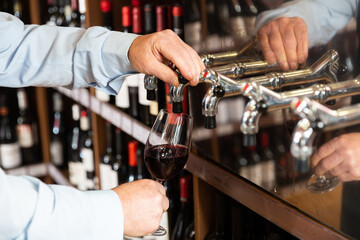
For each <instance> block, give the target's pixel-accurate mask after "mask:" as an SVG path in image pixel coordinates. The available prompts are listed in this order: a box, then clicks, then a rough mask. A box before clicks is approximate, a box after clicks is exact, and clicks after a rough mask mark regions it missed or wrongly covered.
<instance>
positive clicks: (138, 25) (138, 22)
mask: <svg viewBox="0 0 360 240" xmlns="http://www.w3.org/2000/svg"><path fill="white" fill-rule="evenodd" d="M131 13H132V31H133V33H136V34H143V15H142V9H141V7H133V8H132V12H131Z"/></svg>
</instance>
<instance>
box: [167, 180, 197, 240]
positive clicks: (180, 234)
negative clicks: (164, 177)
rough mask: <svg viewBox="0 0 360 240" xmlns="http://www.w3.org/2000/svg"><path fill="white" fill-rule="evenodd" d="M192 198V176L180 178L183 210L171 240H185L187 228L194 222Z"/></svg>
mask: <svg viewBox="0 0 360 240" xmlns="http://www.w3.org/2000/svg"><path fill="white" fill-rule="evenodd" d="M190 197H191V176H189V175H187V176H182V177H180V202H181V209H180V212H179V215H178V218H177V220H176V223H175V228H174V230H173V231H172V234H171V240H183V239H185V232H186V227H187V226H188V225H189V224H191V222H192V221H193V209H192V202H191V200H190Z"/></svg>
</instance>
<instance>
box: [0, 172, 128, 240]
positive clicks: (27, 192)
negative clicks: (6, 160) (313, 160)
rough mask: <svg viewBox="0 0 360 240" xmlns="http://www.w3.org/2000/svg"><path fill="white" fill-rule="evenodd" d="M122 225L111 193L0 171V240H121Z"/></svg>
mask: <svg viewBox="0 0 360 240" xmlns="http://www.w3.org/2000/svg"><path fill="white" fill-rule="evenodd" d="M123 223H124V219H123V211H122V206H121V202H120V199H119V198H118V196H117V194H116V193H115V192H114V191H112V190H102V191H87V192H82V191H79V190H77V189H75V188H71V187H66V186H60V185H46V184H44V183H43V182H41V181H40V180H38V179H36V178H33V177H27V176H22V177H17V176H16V177H15V176H8V175H6V174H5V173H4V171H3V170H2V169H0V240H5V239H6V240H8V239H36V240H41V239H44V240H45V239H51V240H60V239H64V240H67V239H77V240H82V239H84V240H85V239H86V240H90V239H94V240H97V239H106V240H111V239H114V240H121V239H122V238H123Z"/></svg>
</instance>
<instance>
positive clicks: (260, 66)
mask: <svg viewBox="0 0 360 240" xmlns="http://www.w3.org/2000/svg"><path fill="white" fill-rule="evenodd" d="M212 69H213V70H214V71H216V72H217V73H220V74H222V75H224V76H227V77H230V78H242V77H244V76H249V75H255V74H257V75H259V74H262V73H267V72H272V71H278V70H280V67H279V65H277V64H268V62H266V61H250V62H243V61H241V62H234V63H229V64H226V65H221V66H215V67H212Z"/></svg>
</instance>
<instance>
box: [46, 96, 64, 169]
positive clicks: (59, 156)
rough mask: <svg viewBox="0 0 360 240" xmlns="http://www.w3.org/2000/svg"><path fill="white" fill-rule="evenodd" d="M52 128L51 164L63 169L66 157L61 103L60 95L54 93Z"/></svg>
mask: <svg viewBox="0 0 360 240" xmlns="http://www.w3.org/2000/svg"><path fill="white" fill-rule="evenodd" d="M53 109H54V117H53V127H52V133H51V142H50V153H51V161H52V163H53V164H54V165H55V166H57V167H60V168H65V166H66V165H67V163H66V162H65V155H66V150H65V149H66V147H65V146H64V145H65V144H66V137H65V127H64V120H63V102H62V98H61V94H60V93H57V92H55V93H54V94H53Z"/></svg>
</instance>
